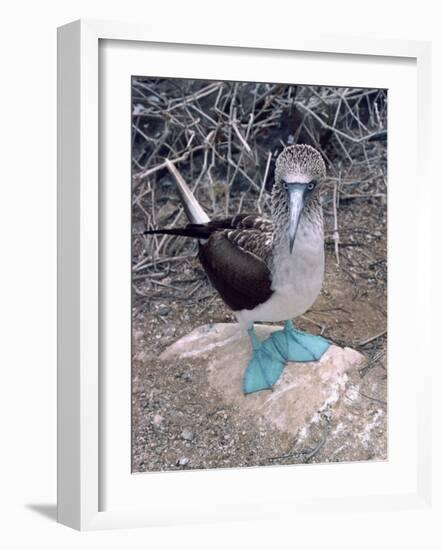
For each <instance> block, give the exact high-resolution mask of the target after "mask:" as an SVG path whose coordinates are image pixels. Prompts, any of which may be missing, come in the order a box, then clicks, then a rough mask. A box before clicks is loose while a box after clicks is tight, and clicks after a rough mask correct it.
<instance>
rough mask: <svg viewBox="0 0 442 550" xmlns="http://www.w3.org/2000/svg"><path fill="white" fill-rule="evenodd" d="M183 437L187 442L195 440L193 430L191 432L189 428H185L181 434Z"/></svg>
mask: <svg viewBox="0 0 442 550" xmlns="http://www.w3.org/2000/svg"><path fill="white" fill-rule="evenodd" d="M181 437H182V438H183V439H185V440H186V441H192V439H193V432H192V430H189V428H184V430H183V431H182V432H181Z"/></svg>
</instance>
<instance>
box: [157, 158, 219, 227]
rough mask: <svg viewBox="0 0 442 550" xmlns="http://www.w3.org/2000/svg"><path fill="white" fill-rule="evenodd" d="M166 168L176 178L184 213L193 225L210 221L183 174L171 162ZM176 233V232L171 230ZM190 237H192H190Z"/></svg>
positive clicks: (168, 162) (167, 162) (167, 163)
mask: <svg viewBox="0 0 442 550" xmlns="http://www.w3.org/2000/svg"><path fill="white" fill-rule="evenodd" d="M166 166H167V168H168V170H169V172H170V173H171V174H172V175H173V176H174V178H175V181H176V184H177V188H178V192H179V194H180V198H181V202H182V203H183V207H184V211H185V212H186V215H187V218H188V219H189V221H190V223H191V224H204V223H208V222H209V221H210V218H209V216H208V215H207V214H206V213H205V212H204V210H203V209H202V208H201V205H200V204H199V202H198V201H197V200H196V198H195V197H194V195H193V193H192V191H191V190H190V189H189V186H188V185H187V183H186V182H185V181H184V179H183V177H182V176H181V174H180V173H179V172H178V170H177V169H176V168H175V166H174V165H173V164H172V163H171V162H170V161H169V160H167V161H166ZM170 231H174V230H170ZM170 234H171V235H181V234H182V233H170ZM189 236H190V235H189Z"/></svg>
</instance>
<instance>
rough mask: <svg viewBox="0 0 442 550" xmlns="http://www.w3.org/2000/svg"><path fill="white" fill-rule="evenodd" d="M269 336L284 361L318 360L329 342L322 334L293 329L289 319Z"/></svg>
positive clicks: (328, 345)
mask: <svg viewBox="0 0 442 550" xmlns="http://www.w3.org/2000/svg"><path fill="white" fill-rule="evenodd" d="M269 338H271V339H272V340H273V343H274V346H275V347H276V348H277V350H278V351H279V353H280V354H281V355H282V356H283V357H284V358H285V359H286V361H295V362H300V363H302V362H308V361H318V360H319V359H320V358H321V357H322V355H323V354H324V353H325V352H326V351H327V350H328V348H329V347H330V344H331V342H329V341H328V340H326V339H325V338H323V337H322V336H315V335H313V334H308V333H306V332H303V331H301V330H297V329H295V328H294V327H293V324H292V322H291V321H286V323H285V327H284V329H283V330H279V331H277V332H273V333H272V334H271V335H270V337H269Z"/></svg>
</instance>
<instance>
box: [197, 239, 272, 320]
mask: <svg viewBox="0 0 442 550" xmlns="http://www.w3.org/2000/svg"><path fill="white" fill-rule="evenodd" d="M270 235H271V234H270ZM270 235H269V233H264V232H260V231H257V230H245V229H242V230H241V229H239V230H224V231H217V232H214V233H212V235H211V236H210V238H209V239H208V241H207V242H206V243H204V244H201V245H200V250H199V254H198V257H199V259H200V261H201V264H202V265H203V267H204V269H205V271H206V273H207V275H208V277H209V279H210V281H211V283H212V284H213V286H214V287H215V288H216V290H217V291H218V292H219V294H220V296H221V298H222V299H223V300H224V302H225V303H226V304H227V305H228V306H229V307H230V308H231V309H233V310H234V311H239V310H241V309H253V308H255V307H256V306H257V305H259V304H261V303H263V302H265V301H266V300H268V299H269V298H270V296H271V295H272V292H273V291H272V289H271V275H270V270H269V268H268V265H267V263H266V260H268V257H269V255H270V251H271V242H270V239H271V237H270Z"/></svg>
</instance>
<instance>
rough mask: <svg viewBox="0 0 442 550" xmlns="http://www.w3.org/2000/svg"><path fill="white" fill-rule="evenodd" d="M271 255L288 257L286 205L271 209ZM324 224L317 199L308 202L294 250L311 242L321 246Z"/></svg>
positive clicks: (303, 212)
mask: <svg viewBox="0 0 442 550" xmlns="http://www.w3.org/2000/svg"><path fill="white" fill-rule="evenodd" d="M272 218H273V244H272V247H273V254H274V255H278V256H281V255H289V222H290V219H289V208H288V204H287V203H282V204H281V203H280V206H279V207H278V208H273V212H272ZM323 239H324V222H323V214H322V207H321V203H320V202H319V199H315V200H313V201H310V202H309V203H308V204H307V205H306V206H305V207H304V210H303V211H302V214H301V218H300V220H299V225H298V230H297V232H296V238H295V243H294V250H295V251H296V248H298V247H299V246H301V245H302V244H303V243H306V242H308V241H312V244H313V243H315V242H317V243H318V244H320V245H321V246H323Z"/></svg>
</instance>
